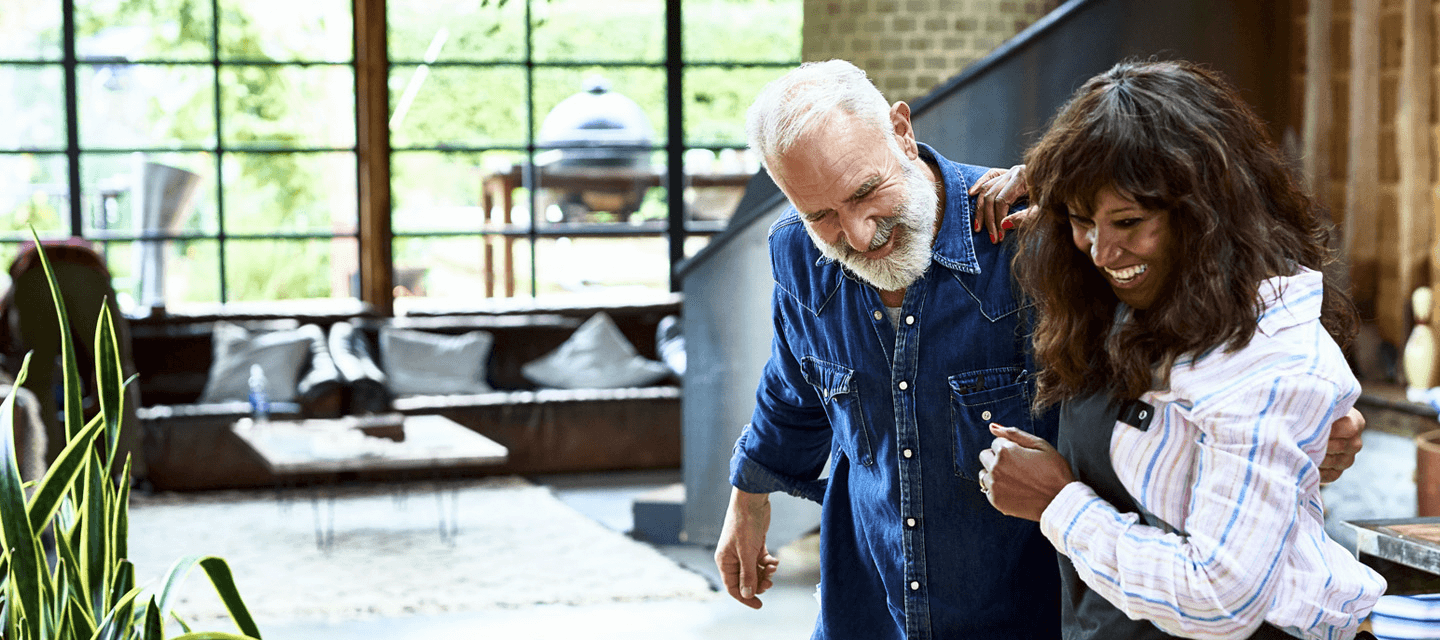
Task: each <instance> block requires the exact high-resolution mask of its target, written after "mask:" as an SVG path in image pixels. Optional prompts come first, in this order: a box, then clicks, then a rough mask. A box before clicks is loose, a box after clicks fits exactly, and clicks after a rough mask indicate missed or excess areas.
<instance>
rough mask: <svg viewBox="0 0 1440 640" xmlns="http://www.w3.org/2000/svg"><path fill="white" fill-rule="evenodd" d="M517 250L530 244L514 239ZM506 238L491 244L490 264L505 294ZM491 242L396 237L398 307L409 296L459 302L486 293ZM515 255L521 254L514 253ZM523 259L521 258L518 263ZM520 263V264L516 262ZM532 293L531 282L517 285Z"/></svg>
mask: <svg viewBox="0 0 1440 640" xmlns="http://www.w3.org/2000/svg"><path fill="white" fill-rule="evenodd" d="M511 242H513V244H514V247H515V248H516V249H518V248H520V247H521V246H524V245H526V244H527V243H526V242H525V240H523V239H514V240H512V241H511ZM504 243H505V240H504V239H501V238H494V239H491V240H489V241H488V244H489V245H490V263H491V264H492V265H493V268H494V270H495V273H496V276H495V281H494V282H495V285H494V286H495V287H496V290H497V291H499V292H500V294H499V295H503V292H504V286H505V285H504V282H505V280H504V278H505V273H506V272H505V269H504V265H505V258H504V255H505V244H504ZM486 244H487V241H486V240H485V239H484V238H480V237H464V238H396V239H395V243H394V245H392V246H393V247H394V252H395V276H394V277H395V298H396V305H397V307H403V306H404V303H403V302H401V300H402V299H403V298H406V297H412V296H415V297H430V298H432V299H444V298H451V299H454V300H456V301H468V302H469V303H471V304H472V305H473V303H474V302H475V300H477V299H478V298H481V297H483V296H484V295H485V273H486V253H485V245H486ZM512 255H517V256H518V252H517V253H516V254H512ZM529 260H530V258H529V254H528V252H527V253H526V254H525V258H524V265H525V271H526V273H527V274H528V272H529V264H530V263H529ZM519 261H520V260H519V258H518V257H517V258H516V259H515V263H518V262H519ZM516 266H518V264H517V265H516ZM516 288H517V289H520V290H523V291H524V293H525V294H527V295H528V294H529V291H530V283H529V280H528V275H527V279H526V280H525V284H524V285H521V286H517V287H516Z"/></svg>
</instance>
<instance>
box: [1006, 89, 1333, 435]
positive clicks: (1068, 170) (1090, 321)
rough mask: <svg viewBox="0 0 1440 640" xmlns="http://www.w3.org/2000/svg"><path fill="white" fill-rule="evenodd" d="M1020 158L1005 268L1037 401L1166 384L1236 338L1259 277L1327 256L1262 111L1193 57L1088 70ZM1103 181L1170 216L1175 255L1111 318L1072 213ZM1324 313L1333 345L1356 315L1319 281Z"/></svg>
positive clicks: (1253, 304) (1129, 392) (1250, 323)
mask: <svg viewBox="0 0 1440 640" xmlns="http://www.w3.org/2000/svg"><path fill="white" fill-rule="evenodd" d="M1025 164H1026V173H1027V178H1028V181H1029V186H1030V197H1031V200H1032V202H1034V203H1035V204H1036V205H1037V206H1038V207H1039V209H1040V215H1039V217H1037V219H1035V220H1033V221H1031V222H1030V223H1029V224H1028V225H1025V228H1024V229H1023V230H1022V232H1021V235H1020V248H1019V251H1018V252H1017V254H1016V256H1015V259H1014V271H1015V273H1016V277H1017V278H1018V279H1019V282H1020V285H1021V286H1022V287H1023V288H1024V289H1025V291H1026V292H1027V293H1028V294H1029V295H1030V297H1031V298H1032V299H1033V300H1034V302H1035V305H1036V324H1035V327H1034V336H1033V339H1034V345H1035V356H1036V358H1037V360H1038V361H1039V363H1040V373H1039V374H1038V384H1039V389H1038V392H1037V395H1036V399H1035V403H1036V406H1037V407H1043V406H1047V405H1049V404H1052V403H1054V402H1056V401H1059V400H1063V399H1065V398H1070V397H1075V396H1077V395H1080V394H1082V393H1093V392H1097V391H1101V390H1107V391H1109V392H1110V393H1111V394H1112V395H1113V396H1115V397H1116V398H1120V399H1134V398H1138V397H1139V396H1140V395H1141V394H1142V393H1144V392H1145V391H1147V390H1150V389H1152V388H1157V386H1158V388H1165V387H1168V385H1169V372H1170V369H1171V368H1172V367H1173V365H1174V364H1175V362H1176V360H1177V359H1178V358H1180V357H1181V356H1184V355H1186V354H1190V355H1199V354H1203V353H1206V352H1209V351H1211V350H1212V349H1215V348H1217V347H1222V346H1223V347H1224V348H1226V349H1238V348H1240V347H1243V346H1245V345H1246V344H1248V343H1249V341H1250V339H1251V337H1252V336H1254V334H1255V327H1256V322H1257V321H1258V318H1259V316H1260V314H1261V312H1262V311H1263V309H1261V303H1260V301H1259V299H1258V298H1257V286H1258V285H1259V283H1260V282H1261V281H1263V280H1265V279H1266V278H1270V277H1273V276H1277V275H1289V274H1293V273H1294V272H1295V270H1296V268H1297V265H1300V266H1305V267H1308V268H1311V269H1314V270H1317V271H1320V270H1321V269H1322V267H1324V265H1325V264H1327V263H1328V262H1329V261H1330V260H1331V252H1330V250H1329V249H1328V240H1329V237H1330V233H1331V225H1330V223H1329V221H1328V219H1326V218H1325V217H1324V216H1322V215H1321V212H1320V211H1319V209H1318V208H1317V206H1316V205H1315V204H1314V202H1313V201H1312V200H1311V199H1310V198H1309V197H1308V196H1307V195H1306V194H1305V193H1304V192H1303V191H1302V190H1301V189H1300V187H1299V185H1298V183H1297V181H1296V180H1295V178H1294V176H1293V174H1292V172H1291V169H1290V167H1289V166H1288V165H1287V163H1286V162H1285V161H1284V160H1283V157H1282V156H1281V154H1280V152H1279V150H1278V149H1277V148H1276V147H1275V145H1274V143H1273V142H1271V140H1270V137H1269V136H1268V135H1267V133H1266V131H1265V127H1264V126H1263V124H1262V123H1261V121H1260V119H1259V118H1258V117H1257V116H1256V115H1255V113H1254V112H1253V111H1252V110H1251V109H1250V107H1249V106H1247V105H1246V104H1245V102H1244V100H1242V99H1241V98H1240V95H1239V93H1238V92H1237V91H1236V90H1235V89H1234V88H1233V87H1232V86H1230V84H1229V83H1228V82H1226V81H1225V80H1224V79H1223V78H1221V77H1220V76H1219V75H1218V74H1217V73H1215V72H1214V71H1211V70H1209V69H1206V68H1204V67H1201V66H1199V65H1195V64H1193V63H1189V62H1183V61H1146V62H1141V61H1127V62H1122V63H1120V64H1118V65H1116V66H1114V67H1113V68H1111V69H1110V70H1109V71H1106V72H1104V73H1102V74H1100V75H1098V76H1095V77H1094V78H1091V79H1090V80H1089V81H1087V82H1086V83H1085V84H1084V85H1083V86H1081V87H1080V89H1079V90H1078V91H1076V92H1075V95H1073V96H1072V97H1071V98H1070V100H1069V102H1067V103H1066V104H1065V106H1064V107H1062V108H1061V110H1060V112H1059V113H1058V114H1057V115H1056V116H1055V118H1054V120H1052V121H1051V123H1050V128H1049V130H1048V131H1047V132H1046V133H1045V135H1044V137H1043V138H1042V139H1041V140H1040V141H1039V142H1038V143H1036V144H1035V146H1034V147H1032V148H1031V149H1030V151H1029V153H1027V154H1026V158H1025ZM1106 187H1113V188H1114V189H1115V190H1116V191H1118V192H1119V193H1121V194H1122V195H1127V196H1129V197H1130V198H1132V199H1133V200H1134V201H1135V202H1136V203H1137V204H1139V205H1141V206H1142V207H1144V208H1146V209H1152V210H1158V211H1167V212H1169V216H1170V229H1171V232H1172V233H1173V234H1175V238H1174V244H1173V246H1175V247H1179V251H1180V252H1181V253H1182V254H1181V255H1177V256H1175V257H1174V262H1175V264H1174V266H1173V268H1172V270H1171V272H1170V273H1171V275H1170V282H1169V283H1167V286H1166V287H1165V289H1164V291H1162V293H1161V294H1160V297H1159V298H1158V299H1157V300H1156V301H1155V303H1154V304H1153V305H1151V307H1150V308H1149V309H1146V310H1133V311H1132V315H1131V320H1130V321H1129V322H1124V323H1122V324H1120V326H1119V327H1118V328H1117V327H1116V326H1115V325H1116V314H1117V305H1118V304H1119V300H1118V299H1117V298H1116V297H1115V294H1114V292H1113V291H1112V290H1111V289H1110V286H1109V284H1108V283H1107V282H1106V280H1105V279H1104V277H1103V276H1102V275H1101V274H1100V272H1099V270H1098V269H1096V268H1095V265H1094V264H1093V263H1092V262H1091V259H1090V256H1089V255H1087V254H1085V253H1082V252H1080V251H1079V250H1078V249H1076V247H1075V244H1074V243H1073V242H1072V239H1071V229H1070V221H1069V212H1070V208H1071V207H1076V208H1078V210H1080V211H1082V212H1084V213H1086V214H1087V215H1092V214H1093V212H1089V211H1088V209H1089V208H1091V207H1092V206H1093V203H1094V202H1095V197H1096V194H1097V193H1098V192H1100V191H1101V190H1103V189H1105V188H1106ZM1322 322H1323V323H1324V325H1325V327H1326V329H1327V330H1328V331H1329V332H1330V335H1331V336H1333V337H1334V338H1335V340H1336V342H1338V343H1339V344H1340V345H1341V346H1342V347H1343V346H1345V345H1347V344H1348V342H1349V340H1350V338H1351V337H1353V336H1354V332H1355V327H1356V325H1357V318H1356V312H1355V308H1354V305H1353V304H1352V303H1351V301H1350V299H1349V297H1348V296H1346V295H1345V294H1344V292H1343V291H1341V290H1340V289H1338V288H1337V287H1335V286H1333V285H1332V283H1330V282H1329V281H1328V279H1327V282H1326V285H1325V305H1324V311H1323V313H1322Z"/></svg>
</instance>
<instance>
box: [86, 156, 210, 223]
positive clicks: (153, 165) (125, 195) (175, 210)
mask: <svg viewBox="0 0 1440 640" xmlns="http://www.w3.org/2000/svg"><path fill="white" fill-rule="evenodd" d="M80 180H81V184H82V187H81V189H82V191H81V193H82V197H83V198H84V199H85V205H84V209H85V233H86V234H87V235H90V234H97V233H98V234H100V235H106V234H108V235H112V236H117V235H118V236H132V235H134V236H138V235H142V234H144V233H145V232H146V230H147V229H149V230H150V231H153V232H154V233H158V234H162V235H175V234H183V233H196V232H199V233H205V234H212V235H213V234H215V233H217V232H218V231H219V229H220V226H219V224H218V223H217V222H216V217H215V209H216V206H215V156H214V155H212V154H209V153H148V154H142V153H89V154H85V155H83V156H81V161H80ZM142 180H148V181H149V185H150V186H149V188H148V190H142V188H141V186H142V184H144V183H142V182H141V181H142ZM142 192H143V193H150V194H155V195H154V197H152V198H151V200H150V201H149V202H147V203H145V204H144V207H145V208H144V209H143V210H142V211H139V212H137V211H136V207H137V206H138V205H140V204H141V203H139V202H137V199H138V194H140V193H142ZM161 194H165V195H166V196H168V199H167V198H166V197H164V196H162V195H161Z"/></svg>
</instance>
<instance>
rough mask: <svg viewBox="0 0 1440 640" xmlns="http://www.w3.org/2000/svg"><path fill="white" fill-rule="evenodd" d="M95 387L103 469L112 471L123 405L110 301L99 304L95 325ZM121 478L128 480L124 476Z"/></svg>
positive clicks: (122, 383) (121, 379)
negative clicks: (102, 437) (102, 434)
mask: <svg viewBox="0 0 1440 640" xmlns="http://www.w3.org/2000/svg"><path fill="white" fill-rule="evenodd" d="M94 353H95V386H96V388H97V389H98V394H99V396H100V415H102V416H104V417H105V469H106V470H107V472H108V470H110V469H113V468H115V453H116V451H117V450H118V449H119V444H120V418H121V415H123V414H122V413H121V411H123V410H124V406H125V395H124V382H123V378H122V377H121V376H123V375H124V374H123V373H122V372H121V371H120V347H119V342H118V341H116V339H115V321H114V318H112V317H111V316H110V301H109V299H106V300H104V301H103V302H102V303H101V304H100V319H99V321H97V322H96V323H95V351H94ZM124 477H129V476H128V475H127V476H124Z"/></svg>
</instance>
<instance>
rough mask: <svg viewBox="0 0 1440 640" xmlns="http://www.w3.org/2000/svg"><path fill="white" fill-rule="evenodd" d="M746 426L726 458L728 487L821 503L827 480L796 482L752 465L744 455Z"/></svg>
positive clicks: (772, 471) (757, 465) (753, 461)
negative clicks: (733, 450) (728, 465)
mask: <svg viewBox="0 0 1440 640" xmlns="http://www.w3.org/2000/svg"><path fill="white" fill-rule="evenodd" d="M749 435H750V427H749V425H746V427H745V430H744V431H743V432H741V433H740V438H739V439H738V440H736V441H735V453H734V454H733V455H731V456H730V484H731V485H732V486H734V487H735V488H736V489H739V490H741V491H745V492H747V493H771V492H775V491H779V492H782V493H787V494H790V495H792V496H795V497H797V498H804V499H806V500H811V501H814V502H822V503H823V502H824V499H825V489H826V487H827V486H828V484H829V483H828V480H826V479H823V478H822V479H820V480H796V479H794V478H791V477H789V476H786V475H784V474H781V473H776V472H775V471H774V470H772V469H770V468H769V467H766V466H765V465H762V464H760V463H759V462H756V461H755V460H754V459H753V458H751V457H750V456H748V455H746V454H745V440H746V437H747V436H749Z"/></svg>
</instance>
